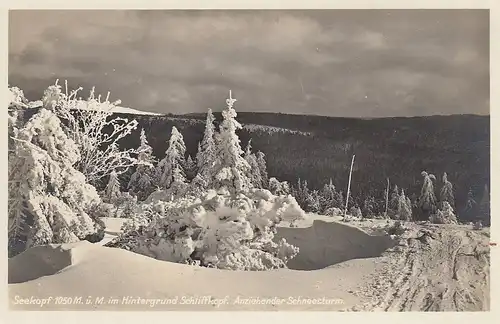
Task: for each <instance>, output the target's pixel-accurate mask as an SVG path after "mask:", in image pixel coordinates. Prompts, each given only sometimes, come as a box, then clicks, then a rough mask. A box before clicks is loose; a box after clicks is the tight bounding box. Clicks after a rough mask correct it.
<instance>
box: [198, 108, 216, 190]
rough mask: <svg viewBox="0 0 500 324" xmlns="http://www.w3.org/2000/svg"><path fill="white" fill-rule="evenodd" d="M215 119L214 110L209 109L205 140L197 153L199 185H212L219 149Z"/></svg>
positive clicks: (199, 145)
mask: <svg viewBox="0 0 500 324" xmlns="http://www.w3.org/2000/svg"><path fill="white" fill-rule="evenodd" d="M214 121H215V117H214V115H213V113H212V109H208V112H207V119H206V121H205V132H204V134H203V139H202V140H201V142H200V143H199V144H198V152H197V153H196V164H197V167H198V173H197V176H199V178H203V179H198V180H197V182H198V183H202V182H206V183H211V182H212V179H210V177H211V176H212V169H213V167H214V164H215V155H216V151H217V147H216V145H215V125H214Z"/></svg>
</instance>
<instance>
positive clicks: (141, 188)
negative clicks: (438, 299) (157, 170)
mask: <svg viewBox="0 0 500 324" xmlns="http://www.w3.org/2000/svg"><path fill="white" fill-rule="evenodd" d="M140 140H141V144H140V146H139V148H138V152H139V154H138V157H137V163H138V164H137V167H136V169H135V172H134V173H133V174H132V176H131V177H130V181H129V183H128V185H127V189H128V190H129V191H130V192H131V193H132V194H133V195H134V196H137V198H138V199H139V200H144V199H146V198H147V197H148V196H149V195H150V194H151V193H152V192H153V191H154V183H153V176H154V169H153V163H154V157H153V148H152V147H151V146H150V145H149V143H148V140H147V137H146V133H145V131H144V128H143V129H141V136H140Z"/></svg>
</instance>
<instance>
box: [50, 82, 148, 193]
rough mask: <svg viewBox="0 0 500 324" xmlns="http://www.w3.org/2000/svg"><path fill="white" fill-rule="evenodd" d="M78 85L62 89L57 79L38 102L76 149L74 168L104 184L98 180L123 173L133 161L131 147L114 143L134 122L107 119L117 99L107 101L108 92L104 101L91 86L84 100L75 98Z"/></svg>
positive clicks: (128, 132)
mask: <svg viewBox="0 0 500 324" xmlns="http://www.w3.org/2000/svg"><path fill="white" fill-rule="evenodd" d="M80 90H82V88H78V89H76V90H74V91H71V92H68V85H67V83H66V89H65V92H63V91H62V89H61V86H60V85H59V84H58V81H56V83H55V84H54V85H52V86H50V87H49V88H47V89H46V90H45V92H44V95H43V98H42V102H43V107H44V108H45V109H48V110H51V111H53V112H54V113H55V114H56V115H57V116H58V117H59V118H60V119H61V120H63V122H64V126H63V128H64V130H65V132H66V134H67V135H68V136H69V138H71V139H72V140H73V141H74V142H75V143H76V145H77V146H78V148H79V151H80V155H81V157H80V159H79V160H78V161H77V162H76V167H77V169H78V170H79V171H81V172H82V173H83V174H84V175H85V177H86V179H87V181H88V182H89V183H91V184H92V185H94V186H99V187H101V186H102V185H104V183H102V179H104V178H106V177H107V176H109V174H110V173H111V172H112V171H115V172H116V173H118V174H122V173H124V172H126V171H127V170H128V169H129V168H130V167H133V166H135V165H136V163H137V159H136V158H135V156H136V155H137V154H138V153H139V152H138V151H137V150H135V149H128V150H120V148H119V145H118V142H119V141H120V140H122V139H123V138H124V137H126V136H128V135H130V134H131V133H132V131H134V130H135V129H136V128H137V124H138V123H137V121H136V120H132V121H129V120H128V119H127V118H119V117H115V118H111V117H112V115H113V111H114V110H115V108H116V105H118V104H119V103H120V101H119V100H118V101H116V102H110V101H109V93H108V95H107V97H106V100H105V101H101V96H100V95H99V96H98V97H96V96H95V89H94V88H92V90H91V91H90V95H89V97H88V99H86V100H83V99H81V98H77V95H78V92H79V91H80Z"/></svg>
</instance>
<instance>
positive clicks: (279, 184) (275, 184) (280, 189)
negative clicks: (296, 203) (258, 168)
mask: <svg viewBox="0 0 500 324" xmlns="http://www.w3.org/2000/svg"><path fill="white" fill-rule="evenodd" d="M269 191H271V193H272V194H273V195H276V196H288V195H289V194H290V193H291V191H290V185H289V184H288V182H287V181H279V180H278V179H276V178H274V177H271V178H269Z"/></svg>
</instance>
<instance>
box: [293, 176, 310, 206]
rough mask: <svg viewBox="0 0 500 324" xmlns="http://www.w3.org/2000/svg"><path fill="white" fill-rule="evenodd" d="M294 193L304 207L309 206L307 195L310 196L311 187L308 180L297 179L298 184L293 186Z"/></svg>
mask: <svg viewBox="0 0 500 324" xmlns="http://www.w3.org/2000/svg"><path fill="white" fill-rule="evenodd" d="M292 195H293V196H294V197H295V199H297V202H298V203H299V205H300V206H301V207H302V208H307V207H306V206H307V197H308V196H309V188H308V185H307V180H304V181H302V180H301V179H300V178H299V179H298V180H297V185H296V186H295V187H294V188H293V191H292Z"/></svg>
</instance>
